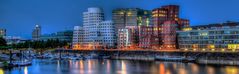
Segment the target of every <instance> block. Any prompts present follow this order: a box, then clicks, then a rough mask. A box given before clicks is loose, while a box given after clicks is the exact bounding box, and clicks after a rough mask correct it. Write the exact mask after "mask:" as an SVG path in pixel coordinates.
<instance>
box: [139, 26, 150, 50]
mask: <svg viewBox="0 0 239 74" xmlns="http://www.w3.org/2000/svg"><path fill="white" fill-rule="evenodd" d="M152 36H153V27H152V26H141V29H140V34H139V47H140V48H151V47H152V43H151V42H152V40H153V37H152Z"/></svg>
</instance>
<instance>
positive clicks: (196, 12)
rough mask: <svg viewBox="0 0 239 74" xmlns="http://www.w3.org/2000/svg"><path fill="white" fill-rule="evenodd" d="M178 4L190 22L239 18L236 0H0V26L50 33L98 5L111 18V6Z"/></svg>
mask: <svg viewBox="0 0 239 74" xmlns="http://www.w3.org/2000/svg"><path fill="white" fill-rule="evenodd" d="M167 4H176V5H180V6H181V7H180V17H181V18H186V19H189V20H190V23H191V25H200V24H209V23H217V22H224V21H227V20H230V21H239V8H238V7H239V0H0V28H6V29H7V35H10V36H21V37H23V38H31V31H32V29H33V28H34V25H35V24H39V25H41V26H42V32H43V34H45V33H53V32H57V31H62V30H69V29H73V26H76V25H82V12H83V11H86V9H87V8H88V7H101V8H103V10H104V12H105V17H106V18H105V19H106V20H111V11H112V9H114V8H126V7H127V8H132V7H133V8H136V7H137V8H142V9H148V10H152V9H154V8H158V7H160V6H162V5H167Z"/></svg>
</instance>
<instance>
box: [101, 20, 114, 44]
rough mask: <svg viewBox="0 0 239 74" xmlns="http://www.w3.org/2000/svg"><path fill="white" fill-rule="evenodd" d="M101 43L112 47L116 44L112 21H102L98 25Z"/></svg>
mask: <svg viewBox="0 0 239 74" xmlns="http://www.w3.org/2000/svg"><path fill="white" fill-rule="evenodd" d="M99 31H100V36H101V38H102V44H103V46H105V47H106V48H112V47H113V48H114V47H115V46H116V35H115V34H116V33H115V25H114V24H113V22H112V21H103V22H101V23H100V25H99Z"/></svg>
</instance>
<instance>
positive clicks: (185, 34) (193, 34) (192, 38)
mask: <svg viewBox="0 0 239 74" xmlns="http://www.w3.org/2000/svg"><path fill="white" fill-rule="evenodd" d="M192 28H193V29H192ZM192 28H186V29H184V30H182V31H177V33H178V46H179V48H180V49H182V50H194V51H235V50H237V49H239V23H238V22H227V23H222V24H220V23H218V24H209V25H201V26H193V27H192Z"/></svg>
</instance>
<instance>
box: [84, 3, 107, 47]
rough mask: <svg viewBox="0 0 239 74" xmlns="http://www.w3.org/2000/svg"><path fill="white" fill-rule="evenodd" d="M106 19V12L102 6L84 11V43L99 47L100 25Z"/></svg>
mask: <svg viewBox="0 0 239 74" xmlns="http://www.w3.org/2000/svg"><path fill="white" fill-rule="evenodd" d="M103 20H104V14H103V11H102V9H100V8H95V7H92V8H88V11H86V12H83V28H84V34H85V35H84V40H83V41H84V45H86V46H93V45H94V46H93V48H95V47H98V46H99V44H100V42H101V41H100V40H99V36H98V33H99V31H98V26H99V25H100V22H102V21H103Z"/></svg>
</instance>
